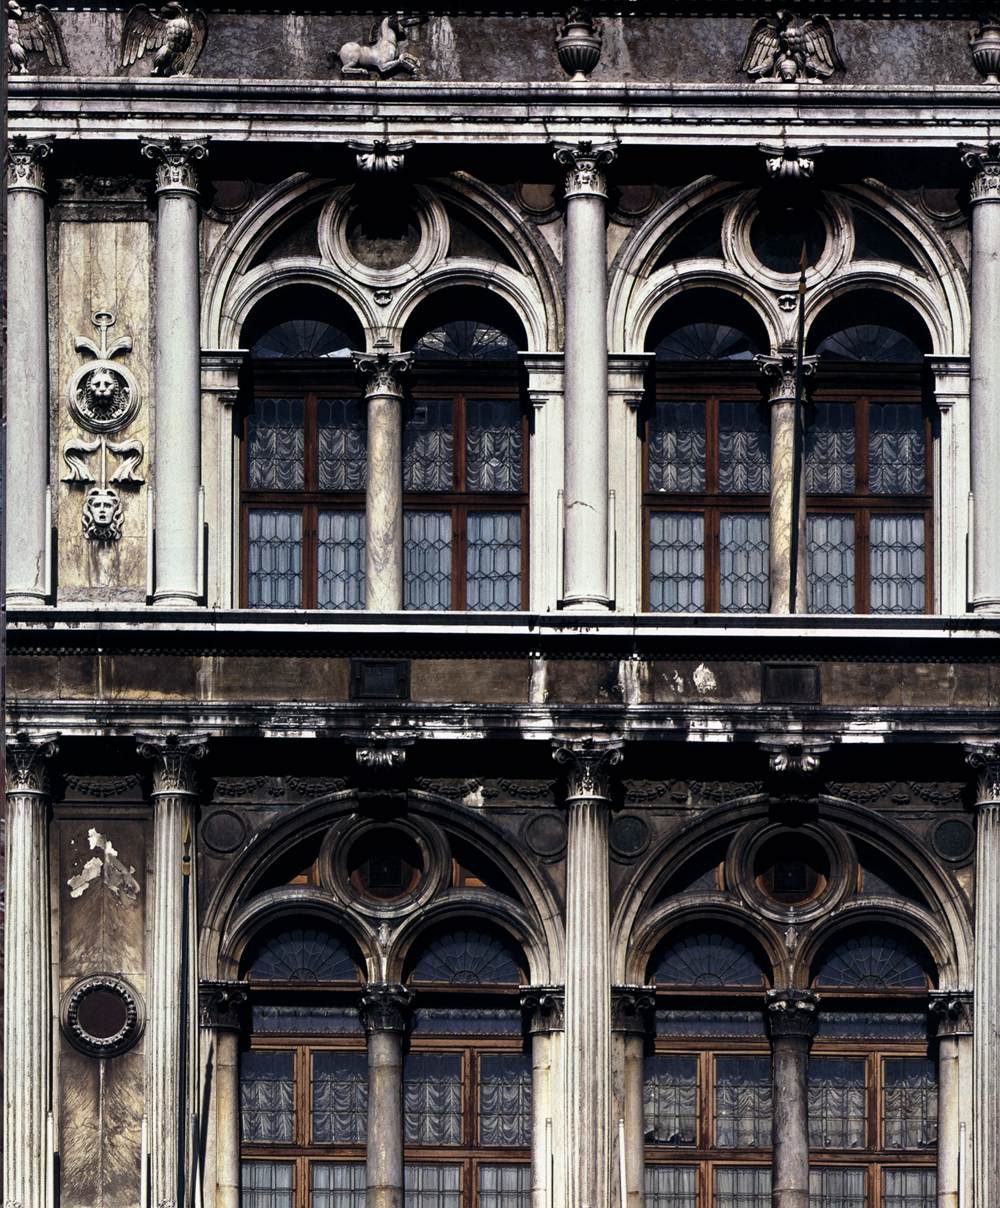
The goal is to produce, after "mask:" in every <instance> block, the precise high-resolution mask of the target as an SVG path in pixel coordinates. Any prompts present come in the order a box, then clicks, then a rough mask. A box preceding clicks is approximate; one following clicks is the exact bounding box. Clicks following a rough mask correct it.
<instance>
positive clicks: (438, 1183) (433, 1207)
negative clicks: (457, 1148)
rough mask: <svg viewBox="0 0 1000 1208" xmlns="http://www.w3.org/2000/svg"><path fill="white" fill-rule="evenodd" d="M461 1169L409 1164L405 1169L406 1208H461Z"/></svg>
mask: <svg viewBox="0 0 1000 1208" xmlns="http://www.w3.org/2000/svg"><path fill="white" fill-rule="evenodd" d="M461 1200H462V1168H461V1166H439V1165H431V1164H430V1163H426V1164H425V1163H422V1162H421V1163H415V1162H407V1163H406V1165H405V1166H404V1168H403V1203H404V1206H405V1208H460V1205H461Z"/></svg>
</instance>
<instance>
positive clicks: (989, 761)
mask: <svg viewBox="0 0 1000 1208" xmlns="http://www.w3.org/2000/svg"><path fill="white" fill-rule="evenodd" d="M965 762H966V763H967V764H968V765H969V767H971V768H974V769H975V772H976V805H977V806H986V805H1000V742H967V743H966V744H965Z"/></svg>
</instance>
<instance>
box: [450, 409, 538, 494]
mask: <svg viewBox="0 0 1000 1208" xmlns="http://www.w3.org/2000/svg"><path fill="white" fill-rule="evenodd" d="M523 443H524V441H523V436H522V425H521V405H520V403H518V401H517V400H516V399H506V398H473V399H469V400H468V402H467V403H466V405H465V485H466V487H467V489H468V490H470V491H520V490H521V489H522V477H523V475H522V460H523V447H522V446H523Z"/></svg>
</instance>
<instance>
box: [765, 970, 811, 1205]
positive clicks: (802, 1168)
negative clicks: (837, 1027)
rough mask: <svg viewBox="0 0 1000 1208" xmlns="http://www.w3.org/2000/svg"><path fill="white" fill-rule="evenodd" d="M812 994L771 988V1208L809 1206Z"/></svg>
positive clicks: (768, 1014)
mask: <svg viewBox="0 0 1000 1208" xmlns="http://www.w3.org/2000/svg"><path fill="white" fill-rule="evenodd" d="M817 1001H818V1000H817V998H816V995H815V994H813V993H811V992H810V991H808V990H771V991H770V992H769V993H768V1001H767V1017H768V1023H769V1025H770V1030H771V1069H772V1080H773V1095H772V1098H773V1103H774V1117H773V1126H772V1127H773V1144H774V1160H773V1165H772V1168H771V1204H772V1206H773V1208H809V1105H808V1093H809V1049H810V1047H811V1046H812V1041H813V1037H814V1036H815V1035H816V1007H817Z"/></svg>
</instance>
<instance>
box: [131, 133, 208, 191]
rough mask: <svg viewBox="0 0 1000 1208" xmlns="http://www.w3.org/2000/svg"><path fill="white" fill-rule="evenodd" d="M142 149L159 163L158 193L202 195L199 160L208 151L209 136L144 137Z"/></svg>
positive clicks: (148, 157)
mask: <svg viewBox="0 0 1000 1208" xmlns="http://www.w3.org/2000/svg"><path fill="white" fill-rule="evenodd" d="M139 149H140V151H141V152H142V154H143V155H144V156H145V157H146V158H147V159H151V160H153V162H154V163H155V164H156V191H157V193H189V194H192V195H193V196H195V197H197V195H198V170H197V167H196V165H197V163H198V161H199V160H202V159H204V158H205V157H206V156H207V155H208V139H203V140H201V141H198V142H190V143H188V142H185V141H184V140H183V139H181V138H176V137H174V138H167V139H162V140H160V139H153V138H140V139H139Z"/></svg>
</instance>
